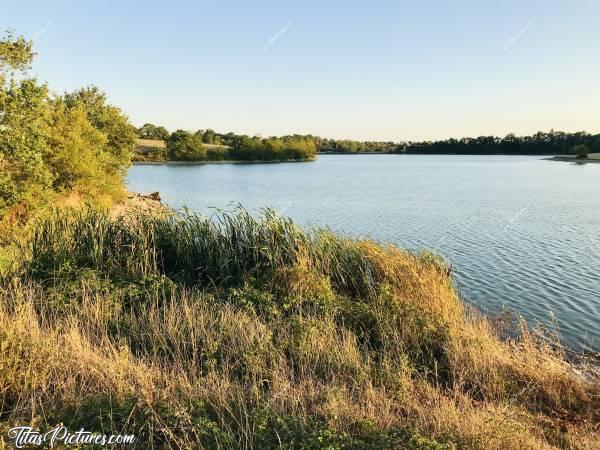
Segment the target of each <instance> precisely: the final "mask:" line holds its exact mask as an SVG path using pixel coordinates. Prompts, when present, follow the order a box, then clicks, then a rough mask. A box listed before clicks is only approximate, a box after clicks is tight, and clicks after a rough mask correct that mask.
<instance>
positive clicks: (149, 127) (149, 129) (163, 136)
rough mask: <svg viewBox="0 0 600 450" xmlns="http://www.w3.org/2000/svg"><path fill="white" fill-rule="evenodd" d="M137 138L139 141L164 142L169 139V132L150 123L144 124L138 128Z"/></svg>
mask: <svg viewBox="0 0 600 450" xmlns="http://www.w3.org/2000/svg"><path fill="white" fill-rule="evenodd" d="M138 136H139V137H140V138H141V139H155V140H162V141H165V140H167V138H168V137H169V132H168V131H167V129H166V128H165V127H161V126H156V125H153V124H151V123H145V124H144V125H142V126H141V127H140V128H138Z"/></svg>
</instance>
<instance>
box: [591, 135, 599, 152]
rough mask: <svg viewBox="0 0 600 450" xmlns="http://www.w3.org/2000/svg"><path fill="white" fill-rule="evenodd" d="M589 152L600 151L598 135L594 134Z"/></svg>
mask: <svg viewBox="0 0 600 450" xmlns="http://www.w3.org/2000/svg"><path fill="white" fill-rule="evenodd" d="M590 153H600V136H596V140H595V141H594V143H593V144H592V149H591V152H590Z"/></svg>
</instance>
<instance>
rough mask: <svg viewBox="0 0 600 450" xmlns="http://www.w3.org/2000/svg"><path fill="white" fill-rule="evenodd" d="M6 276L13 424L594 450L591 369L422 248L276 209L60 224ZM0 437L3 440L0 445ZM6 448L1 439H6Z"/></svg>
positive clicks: (330, 443) (161, 440) (359, 443)
mask: <svg viewBox="0 0 600 450" xmlns="http://www.w3.org/2000/svg"><path fill="white" fill-rule="evenodd" d="M19 255H20V256H19V258H18V260H17V261H16V262H15V264H12V265H11V266H10V270H8V271H7V272H6V273H5V274H4V276H3V277H2V279H1V280H0V393H1V394H0V395H1V396H2V400H1V402H0V404H1V406H0V428H2V429H4V430H6V429H8V428H9V427H10V426H12V425H14V424H24V423H31V424H34V425H36V426H39V427H41V428H46V427H50V426H52V425H55V424H57V423H59V422H63V423H65V424H66V425H68V426H69V427H70V428H72V429H79V428H80V427H84V428H86V429H91V430H94V431H105V432H124V431H126V432H127V433H134V434H136V436H137V438H138V439H137V442H138V445H139V447H140V448H315V449H317V448H319V449H320V448H332V449H337V448H340V449H341V448H356V449H362V448H376V449H385V448H435V449H441V448H509V449H510V448H515V449H517V448H593V447H594V446H598V445H600V439H599V435H598V433H599V430H598V427H599V425H598V423H599V422H600V380H599V379H598V376H597V373H595V372H594V370H593V367H591V366H588V365H585V364H583V363H581V362H579V363H576V362H573V361H569V360H568V359H567V358H566V356H565V353H564V351H562V350H561V349H560V348H558V347H556V346H554V345H550V344H548V343H547V341H545V340H541V339H539V338H537V337H536V335H535V334H534V333H532V332H531V331H530V330H527V328H526V327H525V326H523V329H522V332H521V333H519V335H518V337H515V338H511V339H500V337H499V336H498V333H497V332H496V331H495V329H494V326H493V324H492V323H491V322H490V321H488V320H487V319H486V318H485V317H481V316H479V315H478V314H476V313H474V312H472V311H469V310H467V309H466V308H465V306H464V305H463V303H462V302H461V300H460V299H459V298H458V296H457V295H456V292H455V290H454V288H453V285H452V279H451V275H450V270H449V269H448V267H447V266H446V264H445V263H444V262H443V261H442V260H440V259H439V258H437V257H435V256H433V255H432V254H429V253H415V252H409V251H406V250H402V249H399V248H397V247H394V246H381V245H379V244H377V243H375V242H372V241H368V240H353V239H349V238H346V237H344V236H341V235H338V234H335V233H332V232H331V231H327V230H311V231H305V230H302V229H301V228H299V227H298V226H296V225H295V224H294V223H293V222H291V221H290V220H289V219H285V218H282V217H279V216H277V215H276V214H274V213H273V212H272V211H269V210H267V211H265V212H264V214H263V215H262V216H260V217H258V218H254V217H252V216H251V215H249V214H248V213H247V212H245V211H243V210H241V209H240V210H237V211H235V212H233V213H231V214H219V215H216V216H213V217H203V216H199V215H195V214H191V213H187V212H184V213H180V214H169V215H152V214H140V213H135V214H133V213H132V214H131V215H130V216H128V217H120V218H114V217H111V216H110V215H108V214H106V213H103V212H99V211H96V210H90V209H84V210H78V211H69V212H66V211H63V210H61V211H56V212H54V213H53V214H51V215H50V216H49V217H47V218H45V219H44V220H41V221H40V222H39V223H37V224H36V226H34V227H32V231H31V235H30V236H29V237H28V239H27V240H26V244H25V245H24V246H23V247H22V249H21V251H20V252H19ZM0 431H3V430H0ZM2 435H3V436H6V433H4V432H3V433H2Z"/></svg>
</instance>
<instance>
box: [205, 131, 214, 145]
mask: <svg viewBox="0 0 600 450" xmlns="http://www.w3.org/2000/svg"><path fill="white" fill-rule="evenodd" d="M215 139H216V133H215V132H214V131H213V130H211V129H210V128H209V129H208V130H206V131H205V132H204V133H203V134H202V142H204V143H205V144H216V142H215Z"/></svg>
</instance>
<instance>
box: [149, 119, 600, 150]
mask: <svg viewBox="0 0 600 450" xmlns="http://www.w3.org/2000/svg"><path fill="white" fill-rule="evenodd" d="M149 129H156V130H164V131H166V130H165V129H164V128H163V127H156V126H155V125H152V124H146V125H144V126H143V127H141V128H140V129H139V136H140V137H142V138H144V137H146V136H149V134H148V130H149ZM167 133H168V132H167ZM195 135H196V136H198V138H199V139H200V140H201V141H202V142H203V143H204V144H212V145H225V146H229V147H234V146H236V145H237V146H240V145H243V147H244V150H243V151H241V152H240V153H241V154H242V155H245V154H247V153H249V152H251V151H253V150H254V151H257V152H258V153H257V154H263V155H270V157H271V158H273V159H277V158H276V157H275V156H274V155H277V154H279V152H277V151H275V152H273V150H272V147H273V143H269V142H265V141H277V143H276V144H275V146H279V145H280V141H285V140H289V139H290V138H292V137H290V136H286V137H283V138H269V139H266V140H265V139H260V138H257V137H255V138H249V137H248V136H241V135H237V134H235V133H231V132H230V133H226V134H223V133H217V132H215V131H213V130H211V129H208V130H198V131H197V132H196V133H195ZM153 136H155V137H153V138H156V139H165V138H163V137H160V138H159V137H158V136H159V134H153ZM293 138H294V139H295V140H297V141H298V142H301V141H302V142H303V143H302V145H303V146H304V145H308V147H310V148H304V149H303V150H301V151H300V154H301V155H302V156H301V158H298V159H305V158H308V159H310V158H312V157H313V156H310V155H314V153H403V154H460V155H493V154H508V155H563V154H569V153H572V149H573V148H574V147H577V146H581V145H585V146H586V147H587V148H588V149H590V150H589V151H588V152H591V153H600V135H592V134H590V133H586V132H583V131H581V132H577V133H565V132H562V131H554V130H551V131H550V132H548V133H544V132H541V131H540V132H538V133H536V134H534V135H532V136H516V135H514V134H508V135H507V136H505V137H503V138H501V137H496V136H480V137H477V138H469V137H465V138H462V139H446V140H440V141H423V142H410V141H407V142H392V141H385V142H384V141H353V140H348V139H327V138H321V137H319V136H313V135H310V134H309V135H294V136H293ZM310 141H312V142H313V143H314V150H312V145H311V144H310ZM580 149H582V147H580ZM305 155H309V156H305ZM255 156H256V155H255ZM265 158H266V157H263V158H255V159H265Z"/></svg>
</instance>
